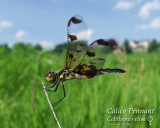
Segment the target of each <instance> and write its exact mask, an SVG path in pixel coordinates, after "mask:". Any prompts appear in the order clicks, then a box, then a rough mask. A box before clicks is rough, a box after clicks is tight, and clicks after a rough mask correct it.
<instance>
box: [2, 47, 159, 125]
mask: <svg viewBox="0 0 160 128" xmlns="http://www.w3.org/2000/svg"><path fill="white" fill-rule="evenodd" d="M158 54H159V55H160V52H156V53H150V54H148V53H143V54H142V53H139V54H131V55H124V54H119V55H115V54H110V55H108V57H107V60H106V64H105V66H104V67H110V68H114V67H116V68H124V69H125V70H126V71H127V72H126V73H125V74H107V75H102V76H99V77H98V78H96V79H95V80H92V81H85V80H72V81H68V82H65V83H64V84H65V88H66V94H67V97H66V98H65V99H64V101H63V102H61V103H60V104H59V105H58V106H57V107H56V108H55V112H56V114H57V117H58V119H59V121H60V123H61V125H62V128H108V127H111V125H112V124H113V125H114V124H115V125H116V126H114V127H131V128H147V127H148V128H149V127H151V128H159V127H160V123H159V122H160V116H159V114H160V94H159V91H160V68H159V65H160V58H159V56H158ZM63 66H64V54H62V55H56V54H53V53H52V52H51V51H45V50H43V51H36V50H35V49H33V48H32V47H28V49H25V50H23V49H18V48H17V49H16V48H15V50H12V51H10V52H8V51H5V50H4V49H2V48H0V128H51V127H52V128H56V127H57V128H58V126H57V124H56V121H55V119H54V117H53V115H52V112H51V110H50V107H49V105H48V102H47V100H46V97H45V94H44V92H43V88H42V84H41V83H42V81H44V82H45V83H46V84H48V83H47V82H46V81H45V79H44V76H45V74H46V73H47V72H48V71H50V70H51V71H55V70H60V69H61V68H63ZM48 94H49V96H50V98H51V101H52V102H53V103H54V102H56V101H57V100H58V99H60V98H61V97H62V96H63V91H62V88H61V86H60V87H59V88H58V91H57V92H56V93H51V92H48ZM108 108H113V109H115V108H120V109H123V110H124V109H126V110H127V112H126V113H125V114H109V113H108V112H107V110H108ZM129 108H134V109H137V110H145V109H154V114H135V113H128V109H129ZM150 115H151V116H152V118H153V121H152V122H151V123H152V124H151V125H149V122H148V120H145V121H123V122H122V121H118V122H115V121H112V122H111V121H108V118H109V117H110V116H111V117H114V116H115V117H121V118H128V117H129V118H133V119H135V118H138V117H139V118H148V117H149V116H150ZM119 125H120V126H119ZM127 125H128V126H127Z"/></svg>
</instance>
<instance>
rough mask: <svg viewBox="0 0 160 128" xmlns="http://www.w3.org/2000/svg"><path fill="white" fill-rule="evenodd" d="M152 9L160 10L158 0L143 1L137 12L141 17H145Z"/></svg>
mask: <svg viewBox="0 0 160 128" xmlns="http://www.w3.org/2000/svg"><path fill="white" fill-rule="evenodd" d="M152 10H160V1H159V0H153V1H152V2H147V3H145V4H144V5H143V6H142V7H141V9H140V11H139V13H138V16H139V17H141V18H147V17H148V16H149V14H150V11H152Z"/></svg>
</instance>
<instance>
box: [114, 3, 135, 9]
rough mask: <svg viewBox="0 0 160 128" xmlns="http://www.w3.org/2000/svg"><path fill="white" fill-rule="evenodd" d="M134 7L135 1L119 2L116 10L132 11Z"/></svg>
mask: <svg viewBox="0 0 160 128" xmlns="http://www.w3.org/2000/svg"><path fill="white" fill-rule="evenodd" d="M133 6H134V2H133V1H119V2H118V3H117V4H116V6H115V9H122V10H128V9H131V8H132V7H133Z"/></svg>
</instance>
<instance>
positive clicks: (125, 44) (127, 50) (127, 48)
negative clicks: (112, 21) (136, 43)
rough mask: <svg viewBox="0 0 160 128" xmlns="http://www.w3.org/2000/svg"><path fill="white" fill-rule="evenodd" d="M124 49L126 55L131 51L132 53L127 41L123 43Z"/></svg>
mask: <svg viewBox="0 0 160 128" xmlns="http://www.w3.org/2000/svg"><path fill="white" fill-rule="evenodd" d="M123 46H124V48H125V51H126V53H127V54H131V53H132V52H133V51H132V47H131V46H130V45H129V41H128V40H127V39H126V40H125V41H124V45H123Z"/></svg>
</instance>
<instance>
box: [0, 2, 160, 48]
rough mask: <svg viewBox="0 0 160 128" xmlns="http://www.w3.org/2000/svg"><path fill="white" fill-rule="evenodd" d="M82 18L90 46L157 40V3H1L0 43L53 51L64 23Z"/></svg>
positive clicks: (64, 29) (159, 14) (159, 10)
mask: <svg viewBox="0 0 160 128" xmlns="http://www.w3.org/2000/svg"><path fill="white" fill-rule="evenodd" d="M77 14H78V15H81V16H82V17H83V19H84V20H85V22H86V24H87V28H88V31H89V33H88V34H89V41H90V43H91V42H92V41H94V40H96V39H98V38H104V39H109V38H118V39H119V40H120V43H121V44H122V43H123V41H124V39H129V40H144V39H147V40H152V39H153V38H156V39H157V40H159V41H160V0H32V1H31V0H1V1H0V44H2V43H4V42H7V43H8V45H9V46H12V45H13V43H14V42H17V41H23V42H26V43H27V42H30V43H32V44H37V43H40V44H41V45H42V46H43V47H44V48H53V47H54V46H56V45H57V44H60V43H62V42H64V41H66V33H67V22H68V20H69V19H70V18H71V17H72V16H73V15H77Z"/></svg>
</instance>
